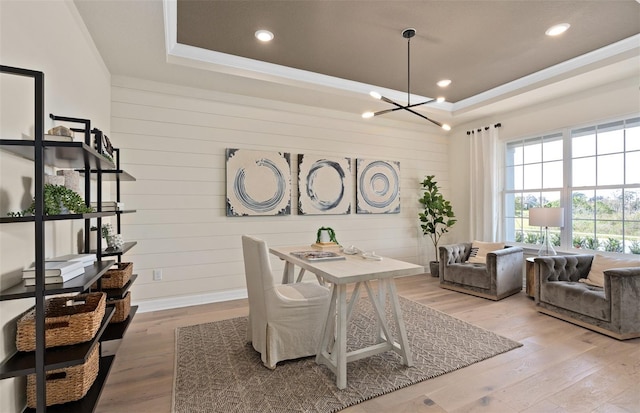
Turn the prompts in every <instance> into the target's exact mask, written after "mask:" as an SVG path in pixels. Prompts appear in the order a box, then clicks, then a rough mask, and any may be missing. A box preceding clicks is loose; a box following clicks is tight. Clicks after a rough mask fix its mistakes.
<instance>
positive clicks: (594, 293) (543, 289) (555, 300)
mask: <svg viewBox="0 0 640 413" xmlns="http://www.w3.org/2000/svg"><path fill="white" fill-rule="evenodd" d="M540 301H542V302H545V303H549V304H551V305H554V306H557V307H561V308H564V309H566V310H569V311H573V312H575V313H578V314H584V315H586V316H588V317H592V318H597V319H598V320H602V321H611V305H610V303H609V301H607V298H606V296H605V292H604V290H603V289H602V288H599V287H593V286H590V285H585V284H582V283H577V282H573V281H549V282H545V283H542V284H541V286H540Z"/></svg>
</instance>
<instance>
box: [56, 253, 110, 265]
mask: <svg viewBox="0 0 640 413" xmlns="http://www.w3.org/2000/svg"><path fill="white" fill-rule="evenodd" d="M97 260H98V257H97V256H96V254H67V255H61V256H59V257H53V258H47V259H45V261H50V262H54V261H69V262H81V263H82V264H83V266H84V267H88V266H90V265H93V263H94V262H96V261H97Z"/></svg>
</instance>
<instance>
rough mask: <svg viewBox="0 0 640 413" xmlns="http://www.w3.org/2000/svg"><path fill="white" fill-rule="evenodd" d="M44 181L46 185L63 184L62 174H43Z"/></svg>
mask: <svg viewBox="0 0 640 413" xmlns="http://www.w3.org/2000/svg"><path fill="white" fill-rule="evenodd" d="M44 183H45V184H46V185H59V186H64V176H58V175H45V176H44Z"/></svg>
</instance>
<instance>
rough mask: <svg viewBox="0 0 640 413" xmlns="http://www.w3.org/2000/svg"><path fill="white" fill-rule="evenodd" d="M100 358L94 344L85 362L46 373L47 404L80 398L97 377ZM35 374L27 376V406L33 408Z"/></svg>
mask: <svg viewBox="0 0 640 413" xmlns="http://www.w3.org/2000/svg"><path fill="white" fill-rule="evenodd" d="M99 370H100V359H99V352H98V346H95V347H94V349H93V351H92V352H91V355H89V358H88V359H87V361H86V363H84V364H80V365H77V366H73V367H67V368H64V369H58V370H50V371H48V372H47V373H46V388H47V396H46V397H47V406H51V405H54V404H62V403H68V402H72V401H75V400H80V399H82V398H83V397H84V396H85V395H86V394H87V392H88V391H89V389H90V388H91V386H92V385H93V382H94V381H95V380H96V377H98V371H99ZM36 399H37V396H36V375H35V374H30V375H29V376H27V406H28V407H30V408H32V409H34V408H36V402H37V400H36Z"/></svg>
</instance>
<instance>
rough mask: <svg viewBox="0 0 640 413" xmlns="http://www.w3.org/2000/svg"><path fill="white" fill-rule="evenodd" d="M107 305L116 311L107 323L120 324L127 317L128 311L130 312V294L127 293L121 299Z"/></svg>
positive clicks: (111, 301) (110, 301) (108, 302)
mask: <svg viewBox="0 0 640 413" xmlns="http://www.w3.org/2000/svg"><path fill="white" fill-rule="evenodd" d="M107 304H108V305H113V306H114V307H115V309H116V311H115V313H113V317H111V321H109V323H121V322H123V321H124V320H126V319H127V317H129V311H130V310H131V292H129V291H127V293H126V294H125V295H124V297H123V298H121V299H115V300H109V301H107Z"/></svg>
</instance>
